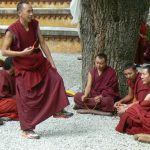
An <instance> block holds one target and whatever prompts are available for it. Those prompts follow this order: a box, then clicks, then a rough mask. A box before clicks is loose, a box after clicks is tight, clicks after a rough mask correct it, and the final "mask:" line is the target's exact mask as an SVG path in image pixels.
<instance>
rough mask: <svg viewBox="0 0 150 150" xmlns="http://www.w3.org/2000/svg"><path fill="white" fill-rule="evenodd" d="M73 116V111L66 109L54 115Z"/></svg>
mask: <svg viewBox="0 0 150 150" xmlns="http://www.w3.org/2000/svg"><path fill="white" fill-rule="evenodd" d="M72 116H73V113H71V112H67V111H66V110H62V111H61V112H59V113H56V114H55V115H53V117H54V118H70V117H72Z"/></svg>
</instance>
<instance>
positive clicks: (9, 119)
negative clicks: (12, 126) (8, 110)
mask: <svg viewBox="0 0 150 150" xmlns="http://www.w3.org/2000/svg"><path fill="white" fill-rule="evenodd" d="M0 119H1V120H3V121H11V120H12V119H11V118H10V117H1V118H0Z"/></svg>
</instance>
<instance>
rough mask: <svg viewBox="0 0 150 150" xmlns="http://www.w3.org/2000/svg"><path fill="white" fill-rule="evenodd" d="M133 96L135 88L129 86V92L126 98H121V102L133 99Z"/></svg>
mask: <svg viewBox="0 0 150 150" xmlns="http://www.w3.org/2000/svg"><path fill="white" fill-rule="evenodd" d="M133 98H134V95H133V90H132V89H131V88H130V87H129V88H128V94H127V95H126V96H125V97H124V98H122V99H121V100H120V102H121V103H127V102H129V101H131V100H132V99H133Z"/></svg>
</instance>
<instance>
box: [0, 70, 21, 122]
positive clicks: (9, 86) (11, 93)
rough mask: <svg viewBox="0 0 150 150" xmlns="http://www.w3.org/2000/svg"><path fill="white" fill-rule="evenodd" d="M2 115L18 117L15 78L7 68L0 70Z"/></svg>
mask: <svg viewBox="0 0 150 150" xmlns="http://www.w3.org/2000/svg"><path fill="white" fill-rule="evenodd" d="M0 117H9V118H11V119H15V120H16V119H17V118H18V113H17V105H16V100H15V78H14V77H13V76H10V75H9V74H8V73H7V72H6V71H5V70H0Z"/></svg>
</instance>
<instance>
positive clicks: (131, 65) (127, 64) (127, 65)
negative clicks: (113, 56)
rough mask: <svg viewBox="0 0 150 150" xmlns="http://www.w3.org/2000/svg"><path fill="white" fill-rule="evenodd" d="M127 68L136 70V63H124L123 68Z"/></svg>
mask: <svg viewBox="0 0 150 150" xmlns="http://www.w3.org/2000/svg"><path fill="white" fill-rule="evenodd" d="M127 69H133V70H136V65H135V64H133V63H130V62H129V63H126V64H125V65H124V66H123V70H127Z"/></svg>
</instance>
